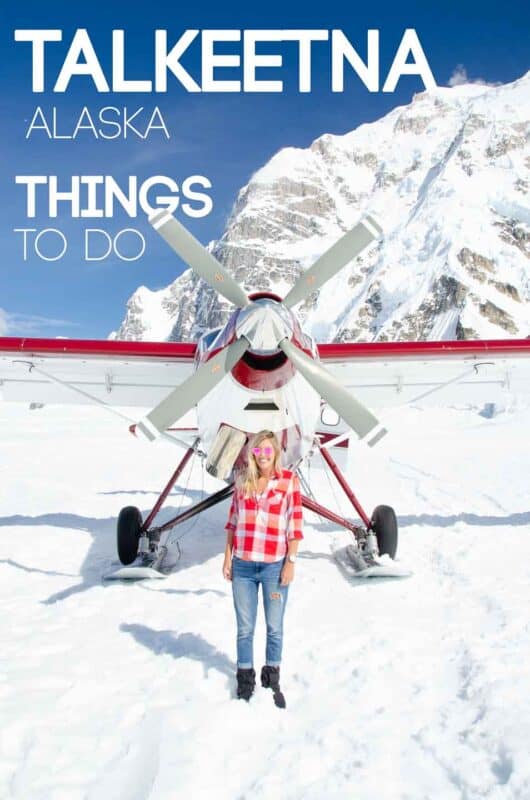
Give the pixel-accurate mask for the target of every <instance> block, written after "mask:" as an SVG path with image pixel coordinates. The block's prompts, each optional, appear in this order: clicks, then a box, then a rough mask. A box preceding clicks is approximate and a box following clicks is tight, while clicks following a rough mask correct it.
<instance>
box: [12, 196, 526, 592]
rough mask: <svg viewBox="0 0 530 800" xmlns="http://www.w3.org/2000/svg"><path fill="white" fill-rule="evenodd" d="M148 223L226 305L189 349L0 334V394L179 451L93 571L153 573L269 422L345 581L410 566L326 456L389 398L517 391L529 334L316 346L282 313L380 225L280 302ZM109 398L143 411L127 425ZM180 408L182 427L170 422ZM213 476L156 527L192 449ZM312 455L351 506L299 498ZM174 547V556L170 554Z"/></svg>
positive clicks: (360, 227) (478, 398)
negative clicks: (54, 406) (120, 424)
mask: <svg viewBox="0 0 530 800" xmlns="http://www.w3.org/2000/svg"><path fill="white" fill-rule="evenodd" d="M149 221H150V223H151V225H152V226H153V228H154V230H156V231H157V232H158V233H159V234H160V235H161V236H162V237H163V238H164V240H165V241H166V242H167V243H168V245H169V246H170V247H171V248H172V249H173V250H174V251H175V252H176V253H177V255H178V256H179V257H180V258H182V259H183V260H184V261H185V262H186V263H187V264H188V265H189V266H191V267H192V268H193V270H194V271H195V272H196V273H197V274H198V275H199V276H200V277H201V278H202V279H203V280H204V281H206V283H208V284H209V285H210V286H211V287H213V288H214V289H215V290H216V291H217V292H218V293H219V294H220V295H222V296H223V297H224V298H225V299H226V300H228V301H229V302H230V303H232V304H233V306H234V311H233V313H232V314H231V315H230V317H229V319H228V321H227V323H226V324H225V325H224V326H222V327H219V328H216V329H214V330H211V331H208V332H207V333H205V334H204V335H202V336H201V337H200V338H199V340H198V342H197V343H183V342H135V341H110V340H105V341H98V340H73V339H37V338H15V337H3V338H1V337H0V396H1V397H3V399H5V400H12V401H28V400H29V401H31V403H32V404H33V406H34V407H36V406H37V407H38V406H39V405H40V404H45V403H68V402H74V403H75V402H77V403H93V404H96V405H99V406H102V407H104V408H106V409H107V410H108V411H110V412H112V413H114V414H117V415H118V416H120V417H121V418H122V419H123V420H124V421H126V422H127V423H129V426H128V427H129V430H130V432H131V433H133V434H134V435H136V436H142V437H144V438H146V439H147V440H149V441H155V440H156V439H164V440H168V441H170V442H172V443H174V444H177V445H179V446H180V447H184V448H185V453H184V455H183V456H182V458H181V459H180V461H179V463H178V464H177V466H176V469H175V471H174V472H173V474H172V476H171V478H170V479H169V481H168V483H167V485H166V486H165V487H164V489H163V490H162V492H161V493H160V496H159V498H158V499H157V501H156V503H155V504H154V506H153V508H152V510H151V511H150V513H149V514H148V515H147V516H146V517H145V519H143V518H142V514H141V512H140V510H139V509H138V508H136V507H134V506H126V507H125V508H123V509H121V511H120V513H119V515H118V520H117V550H118V557H119V560H120V562H121V563H122V565H123V567H122V568H120V569H118V570H117V571H115V572H114V573H112V574H110V575H108V576H106V577H116V578H124V579H126V578H143V577H153V578H154V577H165V576H166V575H167V574H169V572H170V571H171V569H172V568H173V567H174V565H175V564H174V560H172V559H171V554H170V553H169V548H168V541H169V540H168V532H169V531H171V530H173V529H174V528H175V527H176V526H178V525H180V524H181V523H183V522H185V521H186V520H189V519H190V518H191V517H193V516H195V515H196V514H199V513H201V512H202V511H204V510H205V509H207V508H211V507H212V506H214V505H216V504H217V503H220V502H222V501H224V500H226V499H227V498H229V497H230V496H231V494H232V492H233V491H234V481H235V476H236V474H237V472H238V470H240V469H241V468H242V467H243V466H244V464H245V461H246V444H247V442H248V440H249V438H250V436H251V435H252V434H253V433H256V432H258V431H260V430H271V431H274V432H275V433H276V434H277V436H278V438H279V441H280V443H281V448H282V462H283V465H284V466H285V467H287V468H289V469H293V470H295V471H297V473H298V474H299V476H300V479H301V482H302V488H303V492H304V493H303V497H302V502H303V505H304V507H305V508H307V509H308V510H311V511H313V512H315V513H317V514H318V515H319V516H320V517H323V518H325V519H327V520H329V521H331V522H333V523H334V524H335V525H338V526H340V527H342V528H344V529H346V530H347V531H349V533H350V534H351V543H350V544H349V545H348V546H347V547H346V548H343V549H342V550H341V553H340V557H339V559H338V560H339V561H340V562H341V563H342V566H343V567H345V568H346V570H347V571H348V572H349V574H352V575H354V576H355V577H372V576H401V575H406V574H410V573H409V572H408V571H406V570H404V569H403V568H400V566H399V565H397V564H396V562H395V555H396V551H397V545H398V526H397V518H396V514H395V511H394V509H392V508H391V507H390V506H388V505H378V506H377V507H376V508H375V509H374V510H373V512H372V513H371V514H368V513H367V512H366V511H365V509H364V508H363V507H362V505H361V503H360V502H359V500H358V498H357V497H356V495H355V494H354V492H353V491H352V489H351V487H350V486H349V484H348V482H347V480H346V478H345V476H344V474H343V472H342V471H341V469H340V468H339V466H338V464H337V463H336V461H335V459H334V458H333V456H332V455H331V453H330V448H331V447H340V446H344V445H346V446H347V444H348V441H349V438H350V436H351V435H352V433H355V434H356V435H357V437H358V438H359V439H360V440H361V441H362V442H363V443H364V444H365V445H366V446H368V447H374V446H375V445H377V443H378V442H379V441H380V440H381V439H382V438H383V437H384V435H385V434H386V432H387V431H386V429H385V427H384V425H383V424H382V423H381V421H380V420H379V419H378V418H377V417H376V415H375V414H374V413H373V411H372V410H371V409H373V408H381V407H388V406H392V405H395V404H396V403H399V404H410V403H417V402H422V403H423V404H425V403H426V402H430V401H432V399H433V398H435V399H436V401H437V402H439V398H440V397H442V398H443V400H444V401H445V402H447V401H448V400H449V401H450V402H452V403H454V402H458V401H459V400H460V401H464V402H478V403H486V402H496V401H498V400H499V398H502V397H503V393H505V392H506V391H507V390H508V391H522V392H527V391H528V389H529V388H530V359H529V356H530V340H529V339H510V340H461V341H427V342H425V341H424V342H418V341H401V342H370V343H331V344H317V343H316V342H315V341H314V339H313V338H312V337H311V336H309V335H308V334H307V333H305V332H304V331H303V330H302V327H301V325H300V323H299V321H298V319H297V317H296V314H295V312H294V311H293V308H294V307H295V306H296V305H298V304H299V303H300V302H302V301H304V300H305V299H306V298H307V297H308V296H309V295H311V294H312V293H313V292H315V291H316V290H317V289H319V288H320V287H321V286H323V285H324V283H326V282H327V281H329V280H330V279H331V278H333V276H334V275H336V274H337V273H338V272H339V271H340V270H341V269H342V268H343V267H344V266H346V265H347V264H348V263H350V262H351V261H353V259H355V258H357V257H358V256H359V255H360V253H361V252H363V251H364V250H365V249H366V248H368V247H370V246H377V243H378V241H379V240H380V238H381V237H382V227H381V225H380V224H379V222H378V221H377V220H376V218H375V217H374V215H370V214H366V215H365V216H363V217H362V218H361V219H360V220H359V221H358V222H357V224H356V225H355V226H354V227H353V228H352V229H351V230H349V231H347V232H346V233H345V234H344V235H343V236H342V237H341V238H340V239H339V240H338V241H337V242H335V244H333V245H332V246H331V247H330V248H329V249H328V250H327V251H325V252H324V253H323V254H322V255H321V256H320V257H319V258H318V259H317V260H316V261H315V263H314V264H313V265H312V266H311V267H310V268H309V269H307V270H306V271H305V272H303V273H302V274H301V275H300V276H299V277H298V279H297V280H296V281H295V283H294V285H293V286H292V288H291V289H290V290H289V292H288V294H287V295H286V296H285V297H284V298H283V299H282V298H281V297H279V296H278V295H276V294H275V293H273V292H263V291H262V292H255V293H252V294H250V295H248V296H247V294H246V293H245V292H244V291H243V289H242V288H241V286H239V284H238V283H237V282H236V281H235V280H234V278H233V277H232V276H231V275H230V273H229V272H227V270H226V269H225V268H224V267H223V266H222V265H221V263H220V262H219V261H218V260H217V259H216V258H215V257H214V256H213V255H212V254H211V253H210V252H209V251H208V250H207V249H206V248H204V247H203V246H202V244H200V242H199V241H198V240H197V239H195V238H194V237H193V236H192V234H191V233H190V232H189V231H188V230H187V229H186V228H185V227H184V226H183V225H182V224H181V223H180V222H179V221H178V220H177V219H176V218H175V217H174V216H173V215H172V214H171V213H170V212H169V211H167V210H165V209H164V210H161V211H158V212H157V213H155V214H154V215H153V216H152V217H151V218H150V220H149ZM120 407H121V408H122V409H123V407H141V408H150V409H151V410H150V411H149V412H148V413H147V414H146V415H145V416H144V417H142V418H140V419H139V420H138V419H136V420H135V419H131V418H130V417H128V416H127V415H126V414H125V413H124V412H123V410H120ZM193 410H195V412H196V421H195V423H194V424H192V425H186V424H184V423H185V422H186V419H187V415H188V412H191V411H193ZM195 453H198V454H199V455H200V456H201V457H202V458H203V459H204V461H205V469H206V470H207V472H208V473H209V474H211V475H212V476H214V477H216V478H218V479H219V480H221V481H223V483H224V486H223V487H222V488H221V489H220V490H219V491H217V492H215V493H214V494H212V495H210V496H209V497H206V498H205V499H203V500H201V501H200V502H198V503H196V504H194V505H192V506H191V507H190V508H188V509H186V510H185V511H183V512H181V513H179V514H178V515H176V516H175V517H173V518H172V519H170V520H167V521H166V522H164V524H162V525H155V524H154V523H155V519H156V517H157V515H158V513H159V511H160V510H161V508H162V506H163V504H164V502H165V501H166V499H167V497H168V495H169V493H170V492H171V490H172V489H173V487H174V485H175V483H176V482H177V480H178V478H179V477H180V476H181V474H182V472H183V470H184V468H185V467H186V465H187V464H188V462H189V460H190V458H191V457H192V455H193V454H195ZM316 454H319V455H320V457H321V458H322V460H323V463H324V464H325V466H326V467H327V468H328V469H329V470H330V472H331V473H332V474H333V476H334V477H335V479H336V480H337V482H338V483H339V485H340V487H341V488H342V490H343V491H344V493H345V495H346V497H347V498H348V500H349V502H350V503H351V505H352V507H353V510H354V511H355V512H356V518H355V519H358V520H360V522H358V521H353V520H352V519H349V518H346V517H344V516H341V515H340V514H338V513H336V512H335V511H333V510H332V509H329V508H327V507H325V506H323V505H322V504H321V503H319V502H318V501H317V500H316V498H315V497H314V496H312V493H311V490H310V487H309V486H308V484H307V482H306V480H305V478H304V475H303V473H302V471H301V467H302V465H303V464H304V463H306V462H308V461H310V460H311V459H312V458H313V457H314V456H315V455H316ZM173 555H174V554H173Z"/></svg>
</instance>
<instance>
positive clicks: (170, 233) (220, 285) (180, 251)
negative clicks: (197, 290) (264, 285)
mask: <svg viewBox="0 0 530 800" xmlns="http://www.w3.org/2000/svg"><path fill="white" fill-rule="evenodd" d="M149 222H150V223H151V225H152V226H153V228H154V229H155V230H156V231H157V232H158V233H159V234H160V235H161V236H162V238H163V239H165V241H166V242H167V243H168V245H169V246H170V247H172V248H173V250H174V251H175V252H176V253H177V255H179V256H180V257H181V258H182V259H183V260H184V261H185V262H186V264H189V266H190V267H191V268H192V269H193V270H194V271H195V272H196V273H197V275H200V277H201V278H202V279H203V280H204V281H206V283H209V284H210V286H211V287H212V289H215V291H216V292H219V294H221V295H222V296H223V297H224V298H225V299H226V300H229V301H230V302H231V303H233V304H234V305H235V306H237V307H238V308H245V306H248V305H249V303H250V300H249V299H248V297H247V296H246V294H245V292H244V291H243V289H242V288H241V286H240V285H239V284H238V283H236V281H235V280H234V279H233V278H232V276H231V275H230V274H229V273H228V272H227V271H226V270H225V269H224V267H223V266H222V265H221V264H220V263H219V261H218V260H217V259H216V258H214V257H213V256H212V254H211V253H209V252H208V250H206V248H205V247H203V246H202V244H201V243H200V242H199V241H197V239H196V238H195V237H194V236H192V234H191V233H190V232H189V231H188V230H186V228H185V227H184V225H181V223H180V222H179V221H178V220H177V219H175V217H174V216H173V215H172V214H170V213H169V211H167V210H163V211H159V212H158V213H157V214H155V215H154V216H152V217H150V218H149Z"/></svg>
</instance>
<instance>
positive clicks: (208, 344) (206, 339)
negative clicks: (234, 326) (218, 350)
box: [195, 328, 223, 360]
mask: <svg viewBox="0 0 530 800" xmlns="http://www.w3.org/2000/svg"><path fill="white" fill-rule="evenodd" d="M222 330H223V329H222V328H214V329H213V330H211V331H207V332H206V333H204V334H203V335H202V336H201V338H200V339H199V341H198V342H197V353H196V356H195V357H196V359H198V360H200V359H201V356H203V355H204V353H206V352H207V351H208V350H211V349H212V347H213V345H214V343H215V340H216V339H217V337H218V336H219V333H220V332H221V331H222Z"/></svg>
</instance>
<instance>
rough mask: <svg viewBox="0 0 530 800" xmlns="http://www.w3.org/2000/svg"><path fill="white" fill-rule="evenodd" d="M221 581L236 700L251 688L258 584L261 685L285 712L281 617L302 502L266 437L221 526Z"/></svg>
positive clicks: (260, 437)
mask: <svg viewBox="0 0 530 800" xmlns="http://www.w3.org/2000/svg"><path fill="white" fill-rule="evenodd" d="M225 527H226V531H227V534H226V548H225V557H224V563H223V575H224V577H225V578H226V580H229V581H230V580H231V581H232V594H233V598H234V608H235V612H236V620H237V696H238V697H240V698H243V699H244V700H250V697H251V695H252V693H253V691H254V687H255V685H256V673H255V671H254V666H253V640H254V629H255V626H256V612H257V607H258V587H259V585H260V584H261V588H262V593H263V606H264V610H265V621H266V623H267V646H266V652H265V661H266V663H265V666H264V667H263V668H262V670H261V685H262V686H265V687H266V688H271V689H272V691H273V696H274V702H275V703H276V705H277V706H279V707H280V708H285V698H284V696H283V694H282V692H281V691H280V661H281V656H282V644H283V617H284V614H285V606H286V603H287V595H288V592H289V584H290V583H291V582H292V581H293V579H294V569H295V561H296V553H297V550H298V542H299V541H300V539H302V538H303V536H302V500H301V496H300V484H299V481H298V478H297V477H296V475H295V474H294V473H292V472H289V471H288V470H286V469H282V466H281V450H280V445H279V443H278V440H277V438H276V436H275V435H274V433H272V432H271V431H260V433H257V434H256V435H255V436H253V437H252V439H251V441H250V442H249V445H248V464H247V468H246V470H244V471H243V472H242V474H241V475H240V476H239V478H238V480H237V482H236V487H235V490H234V495H233V498H232V505H231V507H230V514H229V517H228V522H227V524H226V526H225Z"/></svg>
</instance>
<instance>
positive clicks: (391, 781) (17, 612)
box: [0, 400, 530, 800]
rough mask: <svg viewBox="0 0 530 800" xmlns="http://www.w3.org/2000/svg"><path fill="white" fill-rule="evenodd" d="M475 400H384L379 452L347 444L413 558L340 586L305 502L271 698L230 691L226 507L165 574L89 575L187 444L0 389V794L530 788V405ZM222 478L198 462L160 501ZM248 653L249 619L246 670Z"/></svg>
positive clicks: (365, 795)
mask: <svg viewBox="0 0 530 800" xmlns="http://www.w3.org/2000/svg"><path fill="white" fill-rule="evenodd" d="M487 417H488V415H487V414H486V413H484V414H483V415H481V414H479V413H478V411H477V409H467V410H466V409H456V408H448V409H429V410H421V409H411V408H405V409H403V408H402V409H394V410H389V411H388V412H387V413H386V416H385V421H386V424H387V426H389V430H390V432H389V434H388V436H387V437H385V439H384V440H383V441H382V442H381V445H380V447H379V448H377V449H376V450H375V451H373V452H372V451H365V450H364V448H362V447H361V446H360V445H356V446H355V447H354V448H352V452H351V454H350V462H351V463H349V465H348V467H347V468H348V470H349V471H350V472H351V473H353V474H354V478H353V479H352V485H353V487H354V490H355V491H356V493H357V495H358V497H359V498H360V499H361V501H362V503H363V505H364V506H365V507H366V508H367V509H371V508H372V507H373V506H374V505H376V504H378V503H388V504H390V505H393V506H395V508H396V510H397V512H398V516H399V521H400V537H401V538H400V546H399V549H398V558H399V560H400V564H402V565H406V566H407V567H409V568H411V569H412V570H413V573H414V574H413V576H412V577H411V578H407V579H402V580H390V579H389V580H373V581H366V582H362V581H357V582H355V581H353V582H352V581H351V580H348V579H346V577H345V576H344V575H343V574H342V573H341V571H340V570H339V569H338V567H337V565H336V563H335V562H334V560H333V559H332V557H331V555H330V548H331V545H332V542H333V541H334V539H335V538H336V535H337V531H336V530H335V529H334V528H333V526H331V525H328V524H327V523H326V524H323V523H322V522H321V521H320V520H319V519H317V518H315V517H314V516H313V515H310V514H307V515H306V526H305V540H304V542H303V546H302V548H301V555H300V558H299V562H298V564H297V568H296V572H297V574H296V580H295V582H294V584H293V586H292V588H291V593H290V598H289V606H288V610H287V616H286V628H287V630H286V640H285V653H284V661H283V665H282V688H283V689H284V691H285V694H286V697H287V703H288V707H287V710H286V711H281V710H279V709H276V708H275V707H274V705H273V702H272V697H271V695H270V693H268V692H266V691H265V690H263V689H257V691H256V694H255V696H254V697H253V698H252V700H251V702H250V703H249V704H248V705H247V704H246V703H244V702H242V701H238V700H236V699H235V697H234V671H235V629H234V615H233V608H232V600H231V594H230V587H229V585H228V584H227V583H226V582H224V581H223V579H222V577H221V561H222V551H223V545H224V532H223V525H224V522H225V517H226V514H227V507H226V505H227V504H224V505H221V506H219V507H217V508H214V509H211V510H210V511H208V512H206V513H205V514H203V515H202V516H201V517H199V518H196V519H195V520H192V521H190V522H188V523H185V524H184V525H183V526H182V527H181V528H177V529H176V530H175V533H176V534H178V535H181V534H182V535H183V538H182V540H181V549H182V558H181V561H180V562H179V567H178V570H177V571H176V572H175V573H174V574H173V575H171V576H170V577H169V578H168V579H167V580H166V581H157V582H151V583H148V582H143V583H127V584H126V583H119V582H105V581H103V580H102V575H103V574H104V573H106V572H108V571H109V570H110V569H112V567H113V565H115V564H116V561H117V558H116V554H115V542H114V538H115V533H114V531H115V522H116V516H117V514H118V511H119V509H120V508H121V507H122V506H124V505H131V504H135V505H138V506H139V507H140V508H141V510H142V512H143V513H146V512H147V511H148V510H149V509H150V508H151V506H152V504H153V502H154V500H155V499H156V497H157V495H158V492H159V490H160V489H161V488H162V486H163V485H164V483H165V482H166V480H167V478H168V477H169V475H170V474H171V472H172V470H173V468H174V465H175V461H176V459H177V458H178V457H179V453H180V451H179V449H178V448H176V447H172V446H171V445H169V444H166V443H161V444H160V445H155V446H151V445H149V444H147V443H142V442H141V441H137V440H135V439H134V438H133V437H131V436H129V435H128V434H127V433H126V431H125V430H124V429H123V427H122V423H121V422H119V421H118V420H116V419H115V418H114V417H110V415H109V417H107V416H105V415H104V412H103V411H102V410H100V409H90V408H89V409H80V408H61V409H59V408H52V407H45V408H43V409H40V410H38V411H29V410H28V409H26V408H23V407H20V406H10V405H8V404H2V405H0V440H1V443H2V452H3V454H4V457H3V459H2V463H1V464H0V470H1V473H2V474H1V478H2V480H1V486H2V489H1V494H0V526H1V536H0V543H1V545H0V547H1V553H0V571H1V580H0V587H1V588H0V592H1V595H0V598H1V607H2V620H3V636H2V650H1V661H2V670H1V678H2V680H1V683H0V716H1V719H2V728H1V733H0V736H1V738H0V743H1V744H0V750H1V752H2V758H1V761H0V763H1V766H0V796H1V797H2V798H4V800H81V798H83V800H96V798H97V800H101V798H104V799H105V800H107V799H108V800H114V799H115V798H116V800H118V798H119V799H120V800H147V798H149V800H170V798H175V797H190V798H202V797H215V798H217V800H225V799H226V800H234V798H252V800H255V799H256V800H261V799H262V798H266V799H267V800H268V799H269V798H271V799H272V798H275V799H276V798H282V800H295V799H296V800H298V798H303V800H322V798H326V800H343V799H345V798H348V800H350V798H355V800H374V798H378V799H379V798H380V799H381V800H420V798H421V799H423V798H425V799H427V798H429V800H430V799H431V798H441V799H442V800H453V798H454V799H455V800H457V799H458V798H466V800H478V799H479V798H480V800H483V799H484V798H487V800H514V799H515V798H520V799H521V800H523V799H524V798H528V797H529V796H530V762H529V760H528V752H527V751H528V742H529V741H530V713H529V711H530V709H529V701H528V686H529V685H530V623H529V621H528V600H529V595H530V590H529V585H530V536H529V534H530V511H529V507H528V474H529V470H530V456H529V454H528V443H527V437H526V435H525V432H526V431H527V430H528V427H529V423H530V407H529V404H528V401H527V400H525V401H523V402H520V403H519V404H514V405H513V406H512V407H510V408H507V409H506V410H505V411H501V412H499V413H496V414H494V415H493V416H492V417H491V418H487ZM308 475H309V479H310V482H311V485H312V487H313V490H314V492H315V494H316V495H317V497H318V499H319V500H321V501H322V502H324V503H328V504H329V505H331V506H332V507H334V508H338V509H340V510H341V511H342V513H348V511H347V505H346V502H345V499H344V498H343V497H342V496H341V493H340V488H339V487H338V485H334V484H332V483H331V478H328V475H327V473H326V474H324V473H323V472H321V470H320V468H318V467H317V465H314V466H313V467H311V469H310V470H309V472H308ZM186 484H187V492H184V487H185V486H186ZM219 485H220V484H219V483H218V482H216V481H214V480H213V479H212V478H210V477H209V476H205V475H203V474H202V471H201V469H200V463H198V462H194V464H193V467H192V470H191V473H190V474H189V475H186V474H185V475H184V476H183V482H182V485H181V488H180V489H178V490H175V491H174V492H173V493H172V494H171V495H170V497H169V500H168V508H167V509H166V510H165V511H164V512H163V513H164V514H169V513H174V512H175V510H176V508H178V507H179V506H180V505H181V504H184V505H186V504H189V503H191V502H194V501H196V500H197V499H198V497H200V496H201V493H202V492H203V491H205V492H209V491H212V490H214V489H216V488H218V487H219ZM260 614H261V612H260ZM263 650H264V628H263V621H262V619H261V616H260V619H259V623H258V630H257V636H256V647H255V655H256V666H257V667H258V668H259V667H260V666H261V663H262V655H263Z"/></svg>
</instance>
